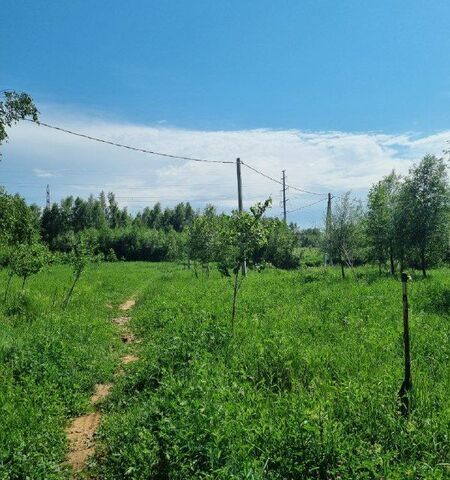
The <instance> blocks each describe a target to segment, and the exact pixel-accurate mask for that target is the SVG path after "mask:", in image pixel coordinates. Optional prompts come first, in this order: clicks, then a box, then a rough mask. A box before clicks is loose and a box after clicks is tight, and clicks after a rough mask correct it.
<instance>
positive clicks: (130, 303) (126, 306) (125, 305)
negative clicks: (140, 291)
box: [119, 298, 136, 312]
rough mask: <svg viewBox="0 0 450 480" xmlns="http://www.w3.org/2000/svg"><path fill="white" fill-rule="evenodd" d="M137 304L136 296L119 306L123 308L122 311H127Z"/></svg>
mask: <svg viewBox="0 0 450 480" xmlns="http://www.w3.org/2000/svg"><path fill="white" fill-rule="evenodd" d="M135 304H136V300H135V299H134V298H130V299H129V300H127V301H126V302H125V303H122V305H120V306H119V310H122V312H126V311H127V310H130V309H131V308H133V307H134V306H135Z"/></svg>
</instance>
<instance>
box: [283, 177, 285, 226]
mask: <svg viewBox="0 0 450 480" xmlns="http://www.w3.org/2000/svg"><path fill="white" fill-rule="evenodd" d="M283 220H284V223H286V170H283Z"/></svg>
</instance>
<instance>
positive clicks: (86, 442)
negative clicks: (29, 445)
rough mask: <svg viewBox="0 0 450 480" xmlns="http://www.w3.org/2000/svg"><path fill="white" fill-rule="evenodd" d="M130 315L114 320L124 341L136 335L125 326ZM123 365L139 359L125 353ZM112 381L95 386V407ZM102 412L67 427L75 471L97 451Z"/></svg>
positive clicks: (124, 308) (125, 308) (128, 306)
mask: <svg viewBox="0 0 450 480" xmlns="http://www.w3.org/2000/svg"><path fill="white" fill-rule="evenodd" d="M135 304H136V301H135V300H134V298H130V299H128V300H127V301H126V302H124V303H123V304H122V305H120V306H119V310H121V311H124V312H125V311H128V310H130V309H131V308H133V307H134V305H135ZM107 307H108V308H112V306H111V304H107ZM129 320H130V317H127V316H122V317H117V318H114V319H113V321H114V323H116V324H117V325H118V326H120V327H122V332H121V334H120V336H121V339H122V341H123V342H124V343H127V344H128V343H133V342H134V341H135V337H134V335H133V333H132V332H130V331H128V330H124V329H123V327H125V325H126V324H127V323H128V322H129ZM120 360H121V365H125V364H128V363H132V362H135V361H137V360H138V357H136V356H135V355H131V354H130V355H125V356H123V357H122V358H121V359H120ZM120 374H123V369H122V368H121V367H120V366H119V368H118V369H117V371H116V375H120ZM112 386H113V384H112V383H99V384H97V385H96V386H95V391H94V393H93V394H92V396H91V405H92V406H93V407H94V408H97V407H98V404H99V403H100V402H101V401H102V400H104V399H105V398H106V397H107V396H108V395H109V393H110V391H111V388H112ZM100 420H101V413H100V412H99V411H95V412H92V413H88V414H86V415H82V416H80V417H77V418H75V419H73V420H72V422H71V424H70V425H69V426H68V427H67V428H66V436H67V441H68V443H69V453H68V455H67V463H68V464H69V465H70V466H71V467H72V469H73V470H74V472H79V471H81V470H82V469H83V467H84V466H85V464H86V460H87V459H88V457H89V456H91V455H92V454H93V453H94V452H95V442H94V440H95V432H96V431H97V428H98V427H99V425H100Z"/></svg>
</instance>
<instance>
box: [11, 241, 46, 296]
mask: <svg viewBox="0 0 450 480" xmlns="http://www.w3.org/2000/svg"><path fill="white" fill-rule="evenodd" d="M49 258H50V254H49V251H48V249H47V248H46V247H45V246H44V245H42V244H41V243H37V242H36V243H31V244H20V245H18V246H17V247H15V248H13V249H11V253H10V260H9V268H10V269H11V272H12V273H13V274H15V275H17V276H18V277H20V278H21V279H22V288H23V287H24V286H25V282H26V280H27V278H28V277H30V276H31V275H36V274H37V273H39V272H40V271H41V270H42V268H43V267H44V266H45V265H47V263H48V262H49Z"/></svg>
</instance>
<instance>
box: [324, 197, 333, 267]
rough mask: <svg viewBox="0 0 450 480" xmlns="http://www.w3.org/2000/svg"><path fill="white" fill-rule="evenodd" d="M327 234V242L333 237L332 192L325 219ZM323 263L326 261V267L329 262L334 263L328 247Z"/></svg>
mask: <svg viewBox="0 0 450 480" xmlns="http://www.w3.org/2000/svg"><path fill="white" fill-rule="evenodd" d="M325 236H326V239H327V242H329V241H330V237H331V193H329V194H328V203H327V216H326V220H325ZM323 263H324V267H326V265H327V263H328V264H329V265H333V258H332V257H331V254H330V252H329V251H328V248H327V252H325V255H324V262H323Z"/></svg>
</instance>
